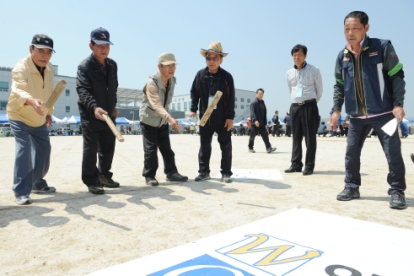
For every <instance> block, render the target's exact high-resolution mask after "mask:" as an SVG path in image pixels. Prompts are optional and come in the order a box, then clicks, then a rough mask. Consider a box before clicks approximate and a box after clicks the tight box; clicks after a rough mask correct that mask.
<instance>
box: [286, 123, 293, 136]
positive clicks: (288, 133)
mask: <svg viewBox="0 0 414 276" xmlns="http://www.w3.org/2000/svg"><path fill="white" fill-rule="evenodd" d="M291 131H292V130H291V128H290V125H286V134H285V135H286V136H287V137H290V135H291Z"/></svg>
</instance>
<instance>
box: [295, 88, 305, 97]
mask: <svg viewBox="0 0 414 276" xmlns="http://www.w3.org/2000/svg"><path fill="white" fill-rule="evenodd" d="M293 89H294V91H295V98H302V91H303V89H302V87H297V86H296V87H293Z"/></svg>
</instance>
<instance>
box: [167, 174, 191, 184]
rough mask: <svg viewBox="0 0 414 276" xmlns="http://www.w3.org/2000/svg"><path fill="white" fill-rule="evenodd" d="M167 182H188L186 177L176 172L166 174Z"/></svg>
mask: <svg viewBox="0 0 414 276" xmlns="http://www.w3.org/2000/svg"><path fill="white" fill-rule="evenodd" d="M167 180H168V181H180V182H184V181H187V180H188V177H187V176H184V175H181V174H179V173H178V172H175V173H168V174H167Z"/></svg>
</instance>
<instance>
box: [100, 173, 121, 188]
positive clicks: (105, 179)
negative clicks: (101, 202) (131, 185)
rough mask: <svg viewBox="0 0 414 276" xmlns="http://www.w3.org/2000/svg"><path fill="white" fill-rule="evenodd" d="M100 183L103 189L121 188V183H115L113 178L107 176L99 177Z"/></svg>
mask: <svg viewBox="0 0 414 276" xmlns="http://www.w3.org/2000/svg"><path fill="white" fill-rule="evenodd" d="M99 181H100V182H101V184H102V186H103V187H107V188H119V182H116V181H113V180H112V178H108V177H106V176H105V175H101V176H99Z"/></svg>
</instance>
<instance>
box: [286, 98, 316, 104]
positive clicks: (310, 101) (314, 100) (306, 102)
mask: <svg viewBox="0 0 414 276" xmlns="http://www.w3.org/2000/svg"><path fill="white" fill-rule="evenodd" d="M313 102H316V99H312V100H309V101H304V102H301V103H292V105H304V104H308V103H313Z"/></svg>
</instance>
